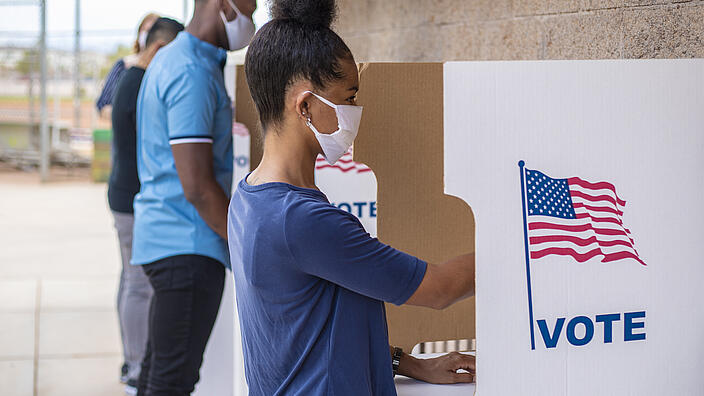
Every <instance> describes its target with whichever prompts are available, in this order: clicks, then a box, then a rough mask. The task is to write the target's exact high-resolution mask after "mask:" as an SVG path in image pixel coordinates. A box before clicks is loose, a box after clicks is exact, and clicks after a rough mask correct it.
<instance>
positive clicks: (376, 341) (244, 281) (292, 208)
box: [228, 180, 427, 396]
mask: <svg viewBox="0 0 704 396" xmlns="http://www.w3.org/2000/svg"><path fill="white" fill-rule="evenodd" d="M228 240H229V246H230V258H231V262H232V271H233V273H234V277H235V288H236V292H237V308H238V310H239V317H240V327H241V329H242V344H243V348H244V359H245V375H246V378H247V384H248V385H249V391H250V395H255V396H256V395H262V396H271V395H306V396H316V395H350V396H363V395H375V396H385V395H396V389H395V387H394V381H393V373H392V368H391V356H390V354H389V341H388V330H387V327H386V311H385V309H384V301H387V302H391V303H394V304H397V305H400V304H403V303H405V302H406V301H407V300H408V299H409V298H410V296H411V295H412V294H413V293H414V292H415V291H416V289H417V288H418V286H419V285H420V283H421V281H422V280H423V277H424V276H425V270H426V266H427V264H426V263H425V262H424V261H422V260H419V259H417V258H415V257H413V256H410V255H408V254H406V253H403V252H400V251H398V250H396V249H394V248H392V247H390V246H387V245H385V244H383V243H381V242H379V241H378V240H377V239H376V238H372V237H371V236H370V235H369V234H368V233H367V232H366V231H365V230H364V228H363V227H362V225H361V223H360V222H359V220H358V219H357V218H356V217H354V216H353V215H351V214H350V213H348V212H346V211H344V210H340V209H338V208H336V207H335V206H333V205H331V204H330V203H329V202H328V200H327V198H326V197H325V195H324V194H323V193H321V192H320V191H318V190H312V189H307V188H301V187H296V186H292V185H290V184H285V183H266V184H262V185H258V186H250V185H249V184H247V183H246V181H245V180H242V181H241V182H240V183H239V185H238V187H237V190H236V191H235V193H234V195H233V197H232V201H231V202H230V210H229V214H228Z"/></svg>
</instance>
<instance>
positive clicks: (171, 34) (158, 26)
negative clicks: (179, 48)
mask: <svg viewBox="0 0 704 396" xmlns="http://www.w3.org/2000/svg"><path fill="white" fill-rule="evenodd" d="M183 29H184V27H183V24H182V23H181V22H178V21H176V20H173V19H171V18H164V17H161V18H159V19H157V20H156V22H154V25H153V26H152V28H151V29H149V33H148V34H147V47H149V46H150V45H151V44H152V43H153V42H155V41H157V40H162V41H164V42H165V43H169V42H171V40H173V39H174V38H176V35H177V34H178V33H179V32H180V31H182V30H183Z"/></svg>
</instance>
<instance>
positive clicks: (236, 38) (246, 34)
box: [220, 0, 256, 51]
mask: <svg viewBox="0 0 704 396" xmlns="http://www.w3.org/2000/svg"><path fill="white" fill-rule="evenodd" d="M227 2H228V3H230V7H232V9H233V10H235V12H236V13H237V18H235V19H234V20H232V21H228V20H227V17H226V16H225V12H223V11H222V10H220V18H222V23H224V24H225V32H226V33H227V43H228V46H229V48H228V49H229V50H230V51H236V50H239V49H242V48H244V47H246V46H248V45H249V42H250V41H251V40H252V37H253V36H254V31H255V30H256V29H255V27H254V22H253V21H252V20H251V19H249V18H247V17H246V16H244V14H243V13H241V12H240V10H239V9H238V8H237V6H236V5H235V3H234V2H233V1H232V0H227Z"/></svg>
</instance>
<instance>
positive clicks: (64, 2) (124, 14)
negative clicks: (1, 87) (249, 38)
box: [0, 0, 268, 53]
mask: <svg viewBox="0 0 704 396" xmlns="http://www.w3.org/2000/svg"><path fill="white" fill-rule="evenodd" d="M75 1H76V0H46V2H47V44H48V46H49V47H50V48H53V49H65V50H72V49H73V40H74V39H73V30H74V21H75V19H74V15H75V4H76V3H75ZM193 1H194V0H187V3H188V16H189V18H190V15H191V14H192V13H193ZM257 2H258V3H259V7H258V9H257V12H256V13H255V14H254V22H255V24H256V25H257V27H259V26H261V25H263V24H264V23H266V21H267V20H268V11H267V9H266V4H265V1H264V0H258V1H257ZM3 3H10V4H12V3H13V2H12V1H9V2H8V1H6V0H0V46H6V45H13V46H33V45H34V44H35V43H36V42H37V39H38V37H39V7H38V6H25V5H3ZM14 3H18V2H17V1H14ZM183 4H184V2H183V0H117V1H115V0H81V28H82V30H83V35H82V38H81V46H82V47H83V49H84V50H91V51H99V52H104V53H111V52H113V51H114V50H115V49H116V48H117V46H118V45H119V44H124V45H128V46H131V45H132V43H133V42H134V40H135V36H136V31H137V26H138V25H139V22H140V20H141V18H142V17H143V16H144V15H146V14H147V13H149V12H156V13H157V14H161V15H164V16H168V17H172V18H174V19H177V20H179V21H182V20H183V14H184V12H183Z"/></svg>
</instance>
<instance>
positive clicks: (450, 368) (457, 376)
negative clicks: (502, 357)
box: [389, 347, 477, 384]
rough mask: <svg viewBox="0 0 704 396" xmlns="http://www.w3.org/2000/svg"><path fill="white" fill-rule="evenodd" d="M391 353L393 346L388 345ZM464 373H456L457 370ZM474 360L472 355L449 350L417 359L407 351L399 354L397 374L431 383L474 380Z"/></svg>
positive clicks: (453, 382)
mask: <svg viewBox="0 0 704 396" xmlns="http://www.w3.org/2000/svg"><path fill="white" fill-rule="evenodd" d="M389 348H390V350H391V354H392V355H393V348H392V347H389ZM460 369H461V370H465V371H467V372H466V373H458V372H457V370H460ZM476 369H477V368H476V360H475V358H474V356H472V355H465V354H462V353H459V352H450V353H448V354H446V355H443V356H439V357H436V358H431V359H418V358H415V357H413V356H411V355H409V354H407V353H403V354H402V355H401V359H400V362H399V365H398V374H400V375H405V376H406V377H411V378H415V379H417V380H421V381H425V382H429V383H431V384H455V383H460V382H474V380H475V374H476Z"/></svg>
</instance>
